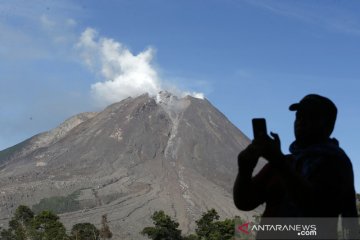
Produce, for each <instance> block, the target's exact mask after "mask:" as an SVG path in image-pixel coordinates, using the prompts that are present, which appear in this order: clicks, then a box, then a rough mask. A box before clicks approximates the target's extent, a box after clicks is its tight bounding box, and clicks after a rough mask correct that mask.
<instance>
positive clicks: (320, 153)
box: [234, 94, 358, 236]
mask: <svg viewBox="0 0 360 240" xmlns="http://www.w3.org/2000/svg"><path fill="white" fill-rule="evenodd" d="M289 109H290V110H291V111H296V119H295V123H294V132H295V139H296V140H295V141H294V142H293V143H292V144H291V145H290V153H291V154H289V155H284V154H283V153H282V152H281V148H280V139H279V136H278V135H277V134H274V133H270V134H271V136H272V137H273V138H271V137H267V138H266V139H264V140H254V141H253V142H252V143H251V144H250V145H249V146H248V147H247V148H246V149H245V150H243V151H242V152H241V153H240V154H239V156H238V165H239V174H238V176H237V179H236V181H235V184H234V202H235V205H236V207H237V208H239V209H240V210H244V211H249V210H253V209H254V208H256V207H258V206H259V205H260V204H263V203H266V207H265V211H264V213H263V217H282V218H286V217H291V218H295V217H301V218H309V217H311V218H313V217H323V218H333V219H335V220H337V218H338V216H339V215H341V216H342V217H357V216H358V215H357V209H356V196H355V188H354V174H353V169H352V164H351V162H350V159H349V158H348V157H347V155H346V154H345V152H344V151H343V150H342V149H341V148H340V147H339V143H338V141H337V140H336V139H335V138H330V135H331V133H332V131H333V129H334V126H335V121H336V115H337V108H336V106H335V104H334V103H333V102H332V101H331V100H329V99H328V98H325V97H322V96H319V95H316V94H310V95H307V96H305V97H304V98H303V99H302V100H301V101H300V102H299V103H295V104H292V105H291V106H290V107H289ZM261 156H262V157H264V158H265V159H266V160H267V161H268V163H267V164H266V165H265V166H264V168H263V169H261V170H260V172H259V173H258V174H257V175H256V176H252V174H253V170H254V168H255V165H256V164H257V162H258V159H259V157H261ZM336 224H337V221H336V223H335V221H334V222H333V223H332V226H329V231H330V232H331V234H332V235H331V236H336V226H337V225H336Z"/></svg>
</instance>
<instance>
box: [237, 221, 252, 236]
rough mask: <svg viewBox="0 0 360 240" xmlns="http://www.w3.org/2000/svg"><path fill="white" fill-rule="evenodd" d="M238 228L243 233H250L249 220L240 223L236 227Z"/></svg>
mask: <svg viewBox="0 0 360 240" xmlns="http://www.w3.org/2000/svg"><path fill="white" fill-rule="evenodd" d="M238 230H240V231H242V232H243V233H245V234H249V233H250V232H249V222H248V223H244V224H242V225H240V226H239V227H238Z"/></svg>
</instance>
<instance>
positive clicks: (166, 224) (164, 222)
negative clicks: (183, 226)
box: [141, 209, 235, 240]
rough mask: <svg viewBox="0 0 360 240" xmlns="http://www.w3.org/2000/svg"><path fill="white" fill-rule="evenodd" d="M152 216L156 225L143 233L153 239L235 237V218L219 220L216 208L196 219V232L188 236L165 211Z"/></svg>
mask: <svg viewBox="0 0 360 240" xmlns="http://www.w3.org/2000/svg"><path fill="white" fill-rule="evenodd" d="M151 218H152V220H153V223H154V225H155V226H154V227H145V228H144V229H143V230H142V231H141V234H143V235H147V237H148V238H150V239H153V240H218V239H221V240H228V239H233V237H234V231H235V220H234V219H225V220H224V221H219V215H218V213H217V212H216V211H215V209H211V210H209V211H207V212H206V213H204V214H203V215H202V216H201V218H200V219H199V220H197V221H196V225H197V227H196V229H195V233H192V234H190V235H188V236H182V235H181V230H179V229H178V227H179V223H177V222H176V221H174V220H172V219H171V218H170V217H169V216H168V215H166V214H165V213H164V212H163V211H157V212H155V213H154V214H153V215H152V217H151Z"/></svg>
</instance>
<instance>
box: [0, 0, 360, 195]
mask: <svg viewBox="0 0 360 240" xmlns="http://www.w3.org/2000/svg"><path fill="white" fill-rule="evenodd" d="M359 12H360V2H359V1H331V0H329V1H310V0H309V1H271V0H264V1H261V0H251V1H250V0H207V1H205V0H204V1H200V0H195V1H190V0H185V1H171V0H170V1H169V0H154V1H145V0H143V1H137V0H131V1H130V0H128V1H123V0H119V1H112V0H108V1H95V0H94V1H90V0H86V1H85V0H82V1H68V0H64V1H51V0H34V1H31V3H30V1H24V0H11V1H10V0H3V1H1V2H0V101H1V102H2V104H1V105H0V149H4V148H6V147H9V146H12V145H14V144H16V143H18V142H20V141H22V140H24V139H26V138H28V137H30V136H32V135H34V134H36V133H39V132H42V131H45V130H48V129H51V128H53V127H55V126H57V125H58V124H59V123H61V122H62V121H63V120H64V119H66V118H68V117H70V116H71V115H73V114H76V113H79V112H83V111H97V110H100V109H101V108H102V107H104V106H105V105H106V104H108V103H110V102H112V101H115V100H119V99H117V98H116V97H115V98H114V95H116V96H120V97H125V95H126V93H127V92H128V93H129V94H134V95H136V94H138V93H139V92H141V91H150V92H154V91H157V90H158V89H171V90H174V91H175V92H177V93H179V94H185V93H187V92H190V93H192V94H193V95H196V94H199V93H202V94H204V95H205V97H206V98H207V99H209V100H210V101H211V102H212V103H213V104H214V105H215V106H216V107H217V108H218V109H219V110H220V111H222V112H223V113H224V114H225V115H226V116H227V117H228V118H229V119H230V120H231V121H232V122H233V123H234V124H235V125H236V126H237V127H238V128H240V129H241V130H242V131H243V132H244V133H245V134H247V135H248V136H250V137H251V136H252V132H251V119H252V118H253V117H265V118H266V119H267V122H268V129H270V130H272V131H274V132H277V133H279V134H280V137H281V139H282V148H283V151H284V152H287V149H288V145H289V144H290V143H291V141H292V140H293V138H294V137H293V130H292V125H293V121H294V113H293V112H290V111H288V106H289V105H290V104H291V103H293V102H296V101H299V100H300V99H301V98H302V97H303V96H304V95H306V94H308V93H318V94H321V95H324V96H327V97H329V98H330V99H332V100H333V101H334V102H335V103H336V105H337V106H338V109H339V114H338V122H337V126H336V129H335V131H334V133H333V136H334V137H336V138H337V139H338V140H339V141H340V144H341V146H342V147H343V148H344V150H345V151H346V152H347V153H348V155H349V156H350V158H351V160H352V162H353V166H354V171H355V175H356V187H357V191H358V192H359V191H360V162H359V159H360V150H359V140H358V139H359V137H358V136H359V135H360V125H359V124H358V123H359V122H360V110H359V107H358V104H359V103H360V94H359V91H360V81H359V80H360V44H359V43H360V15H359V14H358V13H359ZM107 49H110V50H111V51H106V50H107ZM113 57H118V59H121V61H120V62H119V63H117V62H116V61H115V62H114V61H112V60H111V59H113ZM99 59H100V60H99ZM116 64H120V66H117V65H116ZM135 66H136V67H135ZM138 66H141V67H138ZM124 69H125V70H124ZM136 76H140V77H141V76H142V77H144V78H146V79H147V80H146V81H145V82H142V83H141V84H140V85H139V86H140V87H135V88H134V87H133V86H129V82H132V81H131V79H133V78H134V77H136ZM129 79H130V80H129ZM121 81H122V82H121ZM116 86H117V87H118V88H119V89H120V88H121V89H125V90H126V91H125V92H124V91H122V92H119V91H120V90H114V88H116Z"/></svg>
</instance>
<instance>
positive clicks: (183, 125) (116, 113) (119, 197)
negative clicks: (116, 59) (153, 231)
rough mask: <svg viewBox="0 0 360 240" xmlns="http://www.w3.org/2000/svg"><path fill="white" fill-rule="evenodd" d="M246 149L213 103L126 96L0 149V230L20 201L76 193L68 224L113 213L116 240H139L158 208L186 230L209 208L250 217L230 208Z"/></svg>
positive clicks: (66, 216)
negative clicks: (239, 157) (239, 160)
mask: <svg viewBox="0 0 360 240" xmlns="http://www.w3.org/2000/svg"><path fill="white" fill-rule="evenodd" d="M248 143H249V140H248V138H247V137H246V136H245V135H244V134H243V133H242V132H241V131H240V130H239V129H237V128H236V127H235V126H234V125H233V124H231V122H229V120H228V119H227V118H226V117H225V116H224V115H223V114H222V113H221V112H219V111H218V110H217V109H216V108H214V107H213V106H212V105H211V104H210V102H208V101H207V100H201V99H196V98H192V97H190V96H187V97H184V98H180V99H179V98H177V97H176V96H174V95H171V94H170V93H167V92H161V93H159V94H158V95H157V96H156V97H150V96H148V95H147V94H144V95H141V96H139V97H137V98H127V99H125V100H123V101H121V102H119V103H115V104H112V105H110V106H109V107H107V108H106V109H104V110H103V111H101V112H99V113H83V114H79V115H76V116H74V117H72V118H70V119H69V120H67V121H65V122H64V123H63V124H62V125H60V126H59V127H58V128H56V129H54V130H51V131H49V132H46V133H43V134H39V135H37V136H34V137H32V138H30V139H29V140H26V141H25V142H23V143H21V144H18V145H16V146H14V147H13V148H11V149H7V150H5V151H2V152H0V169H1V170H0V216H1V217H0V224H5V223H6V222H7V221H8V218H9V216H11V215H12V213H13V212H14V209H15V208H16V207H17V206H18V205H19V204H27V205H30V206H32V205H35V204H38V203H39V202H40V200H41V199H44V198H49V197H51V196H64V197H67V196H70V195H71V194H72V193H74V192H76V193H77V197H76V201H77V202H78V203H79V208H78V209H76V210H75V211H74V210H72V211H71V212H67V213H64V214H62V215H61V219H62V220H63V222H64V223H65V224H66V225H67V226H68V227H70V226H71V225H73V224H74V223H77V222H85V221H86V222H92V223H95V224H97V225H99V224H100V221H101V215H103V214H107V215H108V220H109V222H110V227H111V229H113V232H114V233H115V236H114V239H142V236H140V235H139V232H140V231H141V230H142V229H143V228H144V227H145V226H148V225H151V224H152V222H151V219H150V216H151V214H152V213H153V212H154V211H156V210H160V209H162V210H164V211H166V212H167V213H168V214H169V215H171V216H173V217H175V218H176V219H177V220H178V221H179V223H180V228H181V229H183V231H184V232H188V231H190V230H193V227H194V226H193V223H194V220H195V219H197V218H198V217H199V216H200V214H201V213H202V212H204V211H206V210H207V209H210V208H215V209H216V210H217V211H218V212H219V214H220V216H222V217H233V216H235V215H242V216H244V217H250V216H252V214H253V213H252V212H251V213H245V212H240V211H238V210H237V209H236V208H235V207H234V204H233V201H232V184H233V182H234V179H235V177H236V174H237V163H236V156H237V154H238V152H239V151H240V150H242V149H243V148H244V147H245V146H246V145H247V144H248ZM259 167H261V166H259Z"/></svg>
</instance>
